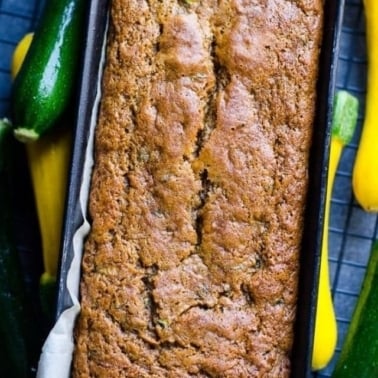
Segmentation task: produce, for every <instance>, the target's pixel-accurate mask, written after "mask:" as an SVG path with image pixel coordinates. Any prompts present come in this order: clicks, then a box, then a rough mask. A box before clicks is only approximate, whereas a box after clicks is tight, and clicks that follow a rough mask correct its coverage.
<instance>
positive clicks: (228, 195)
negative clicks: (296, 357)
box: [72, 0, 323, 378]
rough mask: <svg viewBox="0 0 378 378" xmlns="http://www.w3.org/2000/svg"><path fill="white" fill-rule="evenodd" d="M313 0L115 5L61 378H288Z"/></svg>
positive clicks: (315, 42)
mask: <svg viewBox="0 0 378 378" xmlns="http://www.w3.org/2000/svg"><path fill="white" fill-rule="evenodd" d="M322 23H323V2H322V0H112V1H111V3H110V21H109V33H108V36H107V38H108V39H107V52H106V63H105V70H104V74H103V78H102V99H101V105H100V111H99V119H98V125H97V128H96V134H95V150H94V158H95V165H94V169H93V173H92V181H91V189H90V200H89V217H90V222H91V231H90V233H89V235H88V237H87V240H86V242H85V247H84V255H83V263H82V278H81V306H82V309H81V314H80V315H79V318H78V321H77V324H76V328H75V352H74V358H73V366H72V374H73V377H106V378H112V377H138V378H139V377H180V378H185V377H193V376H194V377H274V378H277V377H287V376H289V374H290V355H291V348H292V343H293V326H294V321H295V314H296V297H297V285H298V270H299V255H300V249H301V240H302V229H303V221H304V210H305V204H306V193H307V185H308V160H309V149H310V144H311V138H312V132H313V121H314V111H315V98H316V81H317V74H318V59H319V51H320V47H321V35H322Z"/></svg>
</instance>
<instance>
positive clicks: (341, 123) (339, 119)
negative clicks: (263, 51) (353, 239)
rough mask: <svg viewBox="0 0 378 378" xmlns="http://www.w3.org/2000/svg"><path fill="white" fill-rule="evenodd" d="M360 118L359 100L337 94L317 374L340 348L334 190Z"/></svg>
mask: <svg viewBox="0 0 378 378" xmlns="http://www.w3.org/2000/svg"><path fill="white" fill-rule="evenodd" d="M357 115H358V101H357V99H356V98H355V97H353V96H352V95H350V94H349V93H348V92H345V91H339V92H337V94H336V97H335V102H334V108H333V119H332V135H331V146H330V156H329V166H328V179H327V194H326V203H325V214H324V223H323V239H322V249H321V259H320V274H319V287H318V299H317V309H316V318H315V334H314V345H313V353H312V368H313V370H319V369H322V368H324V367H325V366H326V365H327V364H328V363H329V361H330V360H331V358H332V356H333V354H334V351H335V347H336V341H337V323H336V316H335V310H334V307H333V301H332V296H331V289H330V279H329V268H328V226H329V215H330V206H331V196H332V189H333V183H334V179H335V175H336V170H337V166H338V164H339V161H340V156H341V153H342V151H343V148H344V146H345V145H346V144H348V143H349V142H350V140H351V139H352V136H353V133H354V130H355V126H356V122H357Z"/></svg>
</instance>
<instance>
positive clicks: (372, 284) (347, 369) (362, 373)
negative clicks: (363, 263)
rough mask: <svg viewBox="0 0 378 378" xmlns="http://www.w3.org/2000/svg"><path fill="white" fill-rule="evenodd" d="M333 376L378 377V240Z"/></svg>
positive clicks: (345, 377) (341, 377)
mask: <svg viewBox="0 0 378 378" xmlns="http://www.w3.org/2000/svg"><path fill="white" fill-rule="evenodd" d="M332 377H333V378H373V377H378V241H376V242H375V243H374V245H373V248H372V251H371V255H370V259H369V262H368V266H367V270H366V274H365V278H364V281H363V284H362V288H361V292H360V296H359V298H358V300H357V304H356V307H355V310H354V313H353V316H352V320H351V323H350V325H349V329H348V333H347V335H346V339H345V341H344V344H343V346H342V350H341V353H340V357H339V359H338V361H337V363H336V367H335V370H334V372H333V375H332Z"/></svg>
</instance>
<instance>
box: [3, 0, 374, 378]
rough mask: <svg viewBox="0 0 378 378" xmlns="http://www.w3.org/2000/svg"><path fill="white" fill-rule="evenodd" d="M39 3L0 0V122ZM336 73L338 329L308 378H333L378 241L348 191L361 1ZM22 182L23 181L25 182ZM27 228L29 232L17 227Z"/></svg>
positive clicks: (26, 237)
mask: <svg viewBox="0 0 378 378" xmlns="http://www.w3.org/2000/svg"><path fill="white" fill-rule="evenodd" d="M42 3H43V2H42V1H38V0H28V1H25V0H0V118H1V117H4V116H7V115H9V105H10V99H9V97H10V89H11V79H10V74H9V71H10V61H11V56H12V52H13V50H14V47H15V45H16V44H17V42H18V41H19V40H20V38H21V37H22V36H23V35H24V34H25V33H26V32H28V31H30V30H33V29H34V26H35V23H36V20H37V18H38V16H39V14H40V10H41V9H42V6H43V4H42ZM337 72H338V73H337V85H336V87H337V89H347V90H348V91H350V92H351V93H353V94H354V95H356V96H357V97H358V98H359V100H360V114H359V120H358V126H357V131H356V134H355V136H354V138H353V141H352V142H351V143H350V145H348V146H346V148H345V149H344V152H343V155H342V158H341V162H340V166H339V168H338V171H337V175H336V179H335V185H334V192H333V196H332V203H331V215H330V229H329V232H330V241H329V243H330V244H329V245H330V251H329V252H330V267H331V282H332V291H333V297H334V303H335V307H336V316H337V321H338V328H339V338H338V344H337V350H336V354H335V356H334V358H333V360H332V361H331V363H330V364H329V365H328V366H327V368H325V369H324V370H322V371H320V372H318V373H316V374H313V377H314V378H321V377H329V376H330V375H331V373H332V370H333V368H334V365H335V362H336V360H337V358H338V355H339V353H340V348H341V345H342V343H343V341H344V338H345V334H346V331H347V328H348V325H349V321H350V318H351V315H352V312H353V309H354V306H355V303H356V300H357V297H358V294H359V291H360V288H361V283H362V280H363V277H364V274H365V268H366V264H367V261H368V257H369V253H370V249H371V246H372V241H373V240H374V239H376V238H377V237H378V219H377V215H375V214H367V213H365V212H364V211H362V210H361V208H360V207H359V206H358V204H357V203H356V202H355V200H354V198H353V194H352V188H351V172H352V168H353V162H354V159H355V154H356V150H357V146H358V140H359V137H360V132H361V124H362V120H363V114H364V105H365V89H366V46H365V20H364V13H363V7H362V1H361V0H346V6H345V14H344V22H343V28H342V34H341V41H340V55H339V59H338V71H337ZM24 179H25V180H27V177H24ZM30 203H32V201H30V198H26V199H24V200H21V202H19V203H18V206H19V207H20V209H21V208H22V210H23V212H22V214H23V215H22V217H19V218H17V219H16V223H20V224H21V228H19V229H24V230H25V232H23V235H22V237H21V236H20V235H18V238H17V240H18V241H19V244H20V246H19V250H20V253H21V254H23V255H24V257H26V258H25V259H24V260H25V261H26V270H28V271H36V270H38V269H40V265H41V264H40V262H38V261H35V258H33V257H30V256H31V255H32V254H33V253H35V251H33V249H36V248H38V245H39V244H38V243H39V240H38V238H36V236H35V235H34V232H33V231H32V230H31V229H30V222H31V223H32V222H33V219H34V218H33V211H34V209H33V207H32V206H31V205H30ZM16 210H17V209H16ZM22 223H23V224H22ZM26 224H27V225H28V227H22V226H23V225H26ZM28 230H29V233H28ZM34 230H35V228H34ZM38 274H39V273H38ZM28 279H29V282H30V283H33V282H36V281H38V278H37V277H33V275H32V274H31V276H30V277H29V278H28Z"/></svg>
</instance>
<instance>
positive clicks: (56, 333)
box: [37, 26, 108, 378]
mask: <svg viewBox="0 0 378 378" xmlns="http://www.w3.org/2000/svg"><path fill="white" fill-rule="evenodd" d="M107 29H108V26H106V30H105V33H104V36H105V38H104V41H103V47H102V53H101V59H100V65H99V72H98V80H97V94H96V98H95V101H94V104H93V111H92V116H91V122H90V126H89V127H90V128H89V134H88V142H87V146H86V150H85V155H84V156H85V158H84V168H83V176H82V178H81V186H80V193H79V199H78V201H79V205H80V210H81V214H82V217H83V219H84V221H83V224H82V225H81V226H80V227H79V228H78V229H77V230H76V232H75V233H74V236H73V259H72V262H71V265H70V267H69V269H68V272H67V281H66V285H67V292H68V294H69V296H70V298H71V300H72V303H73V305H72V306H71V307H69V308H68V309H66V310H65V311H63V312H62V314H61V315H60V316H59V318H58V320H57V321H56V323H55V325H54V327H53V328H52V329H51V331H50V333H49V335H48V337H47V338H46V341H45V343H44V345H43V347H42V353H41V356H40V360H39V363H38V371H37V378H52V377H54V378H68V377H69V376H70V371H71V362H72V354H73V350H74V340H73V330H74V326H75V321H76V317H77V315H78V314H79V312H80V303H79V283H80V267H81V259H82V253H83V245H84V240H85V238H86V236H87V235H88V232H89V230H90V224H89V222H88V220H87V216H86V215H87V206H88V197H89V189H90V183H91V175H92V168H93V163H94V160H93V146H94V130H95V128H96V125H97V115H98V109H99V105H100V99H101V77H102V71H103V66H104V62H105V52H106V36H107ZM84 127H85V126H84Z"/></svg>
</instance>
